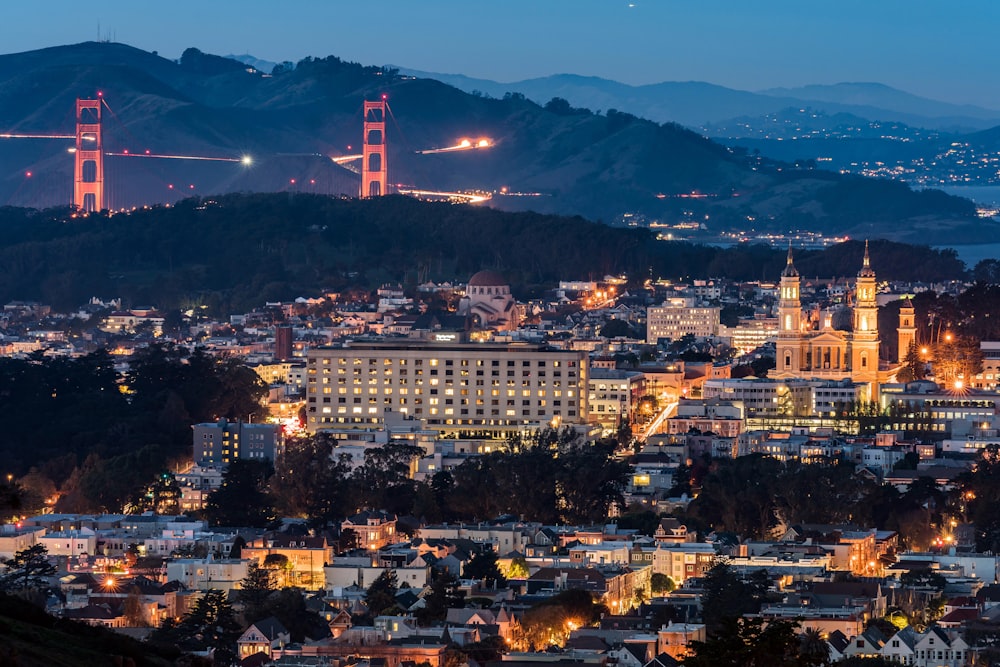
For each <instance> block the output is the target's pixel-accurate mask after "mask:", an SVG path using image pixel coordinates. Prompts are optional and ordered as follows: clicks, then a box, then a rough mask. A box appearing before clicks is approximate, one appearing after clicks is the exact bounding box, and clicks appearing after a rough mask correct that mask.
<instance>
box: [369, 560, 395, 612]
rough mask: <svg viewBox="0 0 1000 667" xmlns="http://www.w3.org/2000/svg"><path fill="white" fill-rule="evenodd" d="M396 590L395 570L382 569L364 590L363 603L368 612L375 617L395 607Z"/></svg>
mask: <svg viewBox="0 0 1000 667" xmlns="http://www.w3.org/2000/svg"><path fill="white" fill-rule="evenodd" d="M398 591H399V584H398V582H397V579H396V571H395V570H384V571H383V572H382V574H380V575H378V577H377V578H376V579H375V581H373V582H372V583H371V586H369V587H368V590H367V591H365V604H366V605H367V606H368V613H369V614H370V615H371V616H372V617H375V616H379V615H382V614H384V613H386V612H387V611H390V610H392V609H393V608H395V607H396V593H397V592H398Z"/></svg>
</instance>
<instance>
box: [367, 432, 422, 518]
mask: <svg viewBox="0 0 1000 667" xmlns="http://www.w3.org/2000/svg"><path fill="white" fill-rule="evenodd" d="M423 455H424V450H423V449H421V448H420V447H416V446H414V445H411V444H408V443H406V442H390V443H389V444H386V445H383V446H381V447H375V448H372V449H368V450H365V462H364V464H363V465H361V466H360V467H359V468H358V469H357V470H355V471H354V481H355V483H356V488H357V489H358V493H359V495H360V499H359V500H360V502H359V503H358V504H359V505H362V506H365V507H371V508H373V509H385V510H388V511H390V512H394V513H396V514H405V513H406V512H408V511H409V510H410V508H411V507H412V506H413V498H414V495H415V493H416V487H415V484H414V482H413V480H412V479H410V464H411V463H412V462H413V460H414V459H417V458H420V457H421V456H423Z"/></svg>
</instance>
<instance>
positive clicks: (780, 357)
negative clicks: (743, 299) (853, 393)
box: [770, 242, 915, 400]
mask: <svg viewBox="0 0 1000 667" xmlns="http://www.w3.org/2000/svg"><path fill="white" fill-rule="evenodd" d="M779 292H780V294H779V302H778V326H779V331H778V342H777V346H776V347H777V357H776V360H775V363H776V368H775V369H774V371H773V372H772V373H771V374H770V376H771V377H773V378H776V379H786V378H816V379H821V380H838V381H839V380H851V381H853V382H857V383H862V384H865V385H867V387H868V391H867V392H866V393H867V395H866V396H865V399H866V400H874V399H875V397H876V396H877V393H878V386H879V385H880V384H882V383H884V382H886V381H887V380H888V379H889V377H890V376H891V375H892V374H893V370H891V369H888V368H886V369H883V370H882V371H881V372H880V368H879V330H878V304H877V303H876V299H875V294H876V282H875V271H874V270H873V269H872V267H871V261H870V259H869V257H868V244H867V242H866V243H865V256H864V261H863V263H862V267H861V270H860V271H859V272H858V277H857V281H856V282H855V287H854V305H853V307H852V309H851V327H850V330H849V331H844V330H842V329H836V328H834V322H833V315H832V313H830V312H826V313H823V314H822V315H820V314H818V313H817V314H816V315H815V316H807V315H806V314H805V313H804V312H803V310H802V301H801V292H800V280H799V272H798V271H797V270H796V268H795V265H794V264H793V263H792V249H791V247H789V248H788V261H787V264H786V266H785V269H784V271H782V273H781V284H780V286H779ZM914 331H915V329H913V312H912V308H909V309H906V308H904V309H902V310H901V311H900V327H899V330H898V333H899V339H900V341H901V343H902V342H904V341H905V342H906V345H907V346H908V345H909V341H910V340H912V336H913V332H914ZM899 354H900V356H905V354H906V348H902V349H901V351H900V353H899Z"/></svg>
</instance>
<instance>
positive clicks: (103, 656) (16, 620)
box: [0, 594, 180, 667]
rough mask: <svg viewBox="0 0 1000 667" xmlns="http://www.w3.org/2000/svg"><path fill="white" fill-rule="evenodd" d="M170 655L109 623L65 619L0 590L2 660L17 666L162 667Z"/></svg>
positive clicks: (172, 658)
mask: <svg viewBox="0 0 1000 667" xmlns="http://www.w3.org/2000/svg"><path fill="white" fill-rule="evenodd" d="M179 653H180V652H179V651H174V652H173V653H172V654H170V655H167V654H165V653H163V652H161V650H160V649H157V648H153V647H151V646H148V645H145V644H141V643H139V642H137V641H135V640H134V639H130V638H128V637H125V636H123V635H120V634H116V633H114V632H112V631H111V630H107V629H105V628H99V627H93V626H89V625H84V624H82V623H76V622H74V621H65V620H62V619H57V618H54V617H52V616H49V615H48V614H46V613H45V612H43V611H42V610H41V609H39V608H37V607H35V606H33V605H32V604H30V603H27V602H25V601H24V600H21V599H19V598H16V597H11V596H9V595H6V594H0V664H2V665H12V666H16V667H105V666H107V667H120V666H122V665H133V666H134V667H158V666H166V665H173V664H175V660H176V658H177V657H178V655H179Z"/></svg>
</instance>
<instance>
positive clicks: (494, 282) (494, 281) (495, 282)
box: [468, 271, 509, 287]
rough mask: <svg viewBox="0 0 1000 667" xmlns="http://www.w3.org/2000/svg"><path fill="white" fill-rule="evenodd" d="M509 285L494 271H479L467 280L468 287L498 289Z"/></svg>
mask: <svg viewBox="0 0 1000 667" xmlns="http://www.w3.org/2000/svg"><path fill="white" fill-rule="evenodd" d="M508 284H509V283H508V282H507V279H506V278H504V277H503V276H502V275H500V274H499V273H497V272H496V271H480V272H479V273H476V274H474V275H473V276H472V277H471V278H469V283H468V285H469V287H474V286H475V287H500V286H506V285H508Z"/></svg>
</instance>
